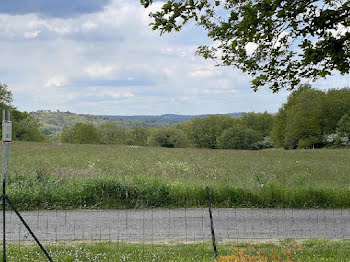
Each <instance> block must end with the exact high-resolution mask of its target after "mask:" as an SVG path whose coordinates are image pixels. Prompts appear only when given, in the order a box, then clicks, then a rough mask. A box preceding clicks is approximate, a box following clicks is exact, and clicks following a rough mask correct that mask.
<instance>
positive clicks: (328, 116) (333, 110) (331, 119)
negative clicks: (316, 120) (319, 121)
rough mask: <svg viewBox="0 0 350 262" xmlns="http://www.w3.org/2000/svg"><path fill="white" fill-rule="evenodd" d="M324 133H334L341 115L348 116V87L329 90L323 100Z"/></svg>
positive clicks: (349, 101) (349, 91)
mask: <svg viewBox="0 0 350 262" xmlns="http://www.w3.org/2000/svg"><path fill="white" fill-rule="evenodd" d="M323 103H324V116H323V126H324V133H325V134H331V133H334V132H335V130H336V128H337V125H338V121H339V120H340V119H341V118H342V116H343V115H346V114H348V115H350V106H349V105H350V87H347V88H342V89H330V90H328V91H327V92H326V96H325V100H324V102H323Z"/></svg>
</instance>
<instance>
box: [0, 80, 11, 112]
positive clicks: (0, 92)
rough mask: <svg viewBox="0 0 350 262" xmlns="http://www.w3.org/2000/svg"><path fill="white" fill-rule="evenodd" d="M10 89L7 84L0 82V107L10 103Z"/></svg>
mask: <svg viewBox="0 0 350 262" xmlns="http://www.w3.org/2000/svg"><path fill="white" fill-rule="evenodd" d="M12 96H13V94H12V91H11V90H10V89H9V88H8V86H7V85H5V84H1V83H0V107H4V106H9V105H10V104H11V103H12V100H13V99H12Z"/></svg>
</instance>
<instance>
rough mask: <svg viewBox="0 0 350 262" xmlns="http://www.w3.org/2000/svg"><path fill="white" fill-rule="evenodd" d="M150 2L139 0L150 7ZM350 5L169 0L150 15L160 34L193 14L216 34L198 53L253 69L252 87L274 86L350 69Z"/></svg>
mask: <svg viewBox="0 0 350 262" xmlns="http://www.w3.org/2000/svg"><path fill="white" fill-rule="evenodd" d="M152 2H153V0H141V4H142V5H143V6H144V7H146V8H147V7H148V6H149V5H150V4H152ZM349 10H350V4H349V1H347V0H324V1H318V0H308V1H284V0H270V1H265V0H264V1H229V0H224V1H209V0H200V1H193V0H170V1H168V2H166V3H165V4H163V6H162V8H161V10H159V11H157V12H154V13H150V16H151V18H152V19H153V22H152V24H151V25H152V27H153V29H154V30H160V32H161V34H162V33H164V32H171V31H173V30H176V31H179V30H181V29H182V27H183V25H184V24H186V23H187V22H189V21H191V20H195V21H196V23H197V25H198V26H201V27H203V28H204V29H205V30H206V31H207V32H208V37H209V38H211V39H212V40H213V45H212V46H206V45H204V46H200V47H199V48H198V49H197V54H199V55H202V56H203V57H204V58H206V59H208V58H210V59H214V60H219V61H218V63H220V64H223V65H225V66H235V67H237V68H239V69H241V70H242V71H243V72H247V73H249V74H250V75H252V76H253V77H254V79H253V80H252V82H251V84H252V88H254V90H257V89H258V88H259V87H261V86H264V85H269V86H270V88H271V89H272V90H273V91H274V92H276V91H278V90H279V89H280V88H283V87H287V88H290V89H293V88H294V87H296V86H297V85H298V84H300V83H301V80H302V79H305V78H306V79H312V80H315V79H317V78H320V77H326V76H327V75H330V74H331V72H332V71H333V70H336V71H338V72H340V73H341V74H343V75H344V74H347V73H349V69H350V52H349V46H350V43H349V41H350V32H349V30H348V29H349V27H350V19H349V17H350V15H349V12H350V11H349Z"/></svg>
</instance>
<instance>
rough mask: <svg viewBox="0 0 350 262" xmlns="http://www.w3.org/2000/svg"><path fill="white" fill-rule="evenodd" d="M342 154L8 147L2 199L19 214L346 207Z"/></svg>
mask: <svg viewBox="0 0 350 262" xmlns="http://www.w3.org/2000/svg"><path fill="white" fill-rule="evenodd" d="M349 159H350V150H347V149H343V150H298V151H284V150H266V151H235V150H206V149H205V150H201V149H191V148H186V149H164V148H147V147H126V146H104V145H67V144H64V145H60V144H47V143H23V142H22V143H14V144H13V145H12V151H11V175H10V179H11V181H10V184H9V188H8V194H9V196H10V197H11V199H12V200H13V202H14V203H15V204H16V205H17V206H18V207H19V208H20V209H22V210H24V209H54V208H58V209H63V208H64V209H69V208H135V207H136V208H137V207H201V206H205V205H206V199H205V186H207V185H208V186H209V187H210V189H211V193H212V196H211V198H212V202H213V206H215V207H285V208H304V207H305V208H350V176H349V174H350V164H349Z"/></svg>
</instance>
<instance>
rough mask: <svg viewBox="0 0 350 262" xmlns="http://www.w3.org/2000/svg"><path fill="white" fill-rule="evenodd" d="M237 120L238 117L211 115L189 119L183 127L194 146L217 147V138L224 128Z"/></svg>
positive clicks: (232, 124)
mask: <svg viewBox="0 0 350 262" xmlns="http://www.w3.org/2000/svg"><path fill="white" fill-rule="evenodd" d="M238 122H239V119H238V118H234V117H230V116H217V115H211V116H209V117H206V118H194V119H191V120H189V121H187V122H186V123H185V125H184V128H183V129H184V131H185V133H186V135H187V137H188V139H189V140H190V141H191V143H192V145H194V146H195V147H200V148H217V138H218V137H219V136H221V134H222V133H223V132H224V130H226V129H228V128H230V127H232V126H234V125H235V124H237V123H238Z"/></svg>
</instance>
